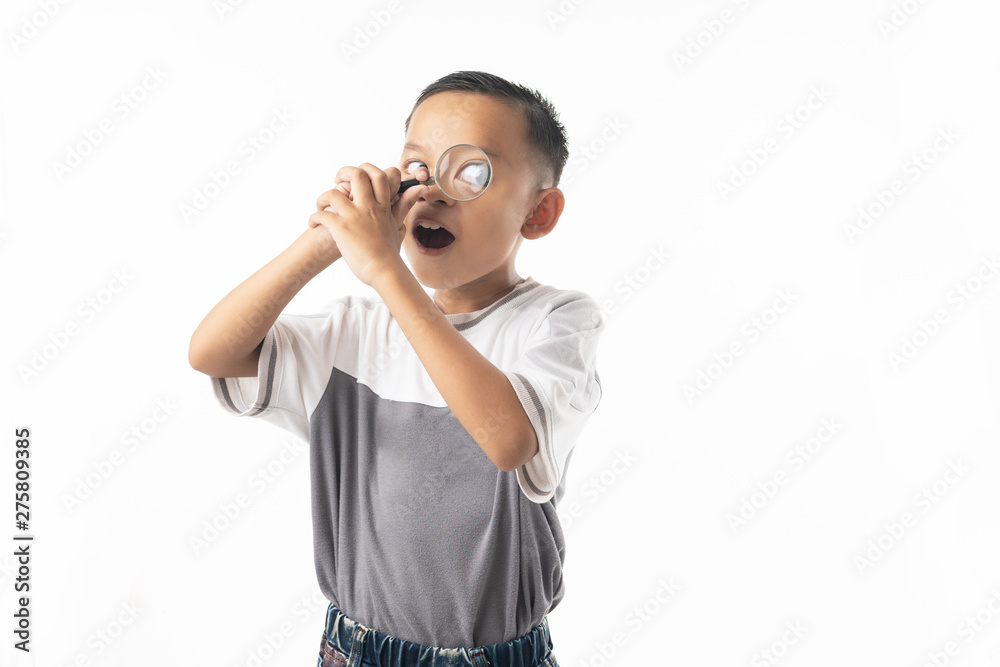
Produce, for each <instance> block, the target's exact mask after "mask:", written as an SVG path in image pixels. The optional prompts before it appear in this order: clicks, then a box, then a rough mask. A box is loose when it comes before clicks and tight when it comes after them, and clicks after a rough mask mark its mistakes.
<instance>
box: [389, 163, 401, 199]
mask: <svg viewBox="0 0 1000 667" xmlns="http://www.w3.org/2000/svg"><path fill="white" fill-rule="evenodd" d="M385 175H386V176H388V177H389V193H390V194H391V195H392V196H393V197H395V196H396V193H397V192H398V191H399V184H400V183H402V182H403V174H402V173H401V172H400V171H399V169H398V168H397V167H389V168H388V169H386V170H385Z"/></svg>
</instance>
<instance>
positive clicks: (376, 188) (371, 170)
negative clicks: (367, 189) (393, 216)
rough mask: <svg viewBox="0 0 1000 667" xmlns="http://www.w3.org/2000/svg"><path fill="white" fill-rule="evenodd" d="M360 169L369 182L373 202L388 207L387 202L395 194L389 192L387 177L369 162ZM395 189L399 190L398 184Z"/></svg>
mask: <svg viewBox="0 0 1000 667" xmlns="http://www.w3.org/2000/svg"><path fill="white" fill-rule="evenodd" d="M360 168H361V169H363V170H364V172H365V173H366V174H368V180H369V181H370V182H371V188H372V195H373V196H374V201H377V202H378V203H380V204H383V205H385V206H388V205H389V202H391V201H392V197H393V195H395V194H396V193H395V192H391V191H390V190H389V175H388V174H386V173H385V172H384V171H382V170H381V169H379V168H378V167H376V166H375V165H373V164H371V163H370V162H365V163H364V164H362V165H361V167H360ZM396 189H397V190H398V189H399V184H398V183H397V184H396Z"/></svg>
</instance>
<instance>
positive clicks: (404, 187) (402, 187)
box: [396, 176, 434, 195]
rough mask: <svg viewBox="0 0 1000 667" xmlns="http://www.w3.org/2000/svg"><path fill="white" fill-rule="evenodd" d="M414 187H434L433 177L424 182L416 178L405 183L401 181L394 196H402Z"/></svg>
mask: <svg viewBox="0 0 1000 667" xmlns="http://www.w3.org/2000/svg"><path fill="white" fill-rule="evenodd" d="M414 185H434V177H433V176H431V177H430V178H428V179H427V180H426V181H421V180H417V179H416V178H411V179H409V180H407V181H403V182H402V183H400V184H399V190H397V191H396V194H397V195H399V194H403V193H404V192H406V191H407V190H409V189H410V188H412V187H413V186H414Z"/></svg>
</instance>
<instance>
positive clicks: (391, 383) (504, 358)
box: [212, 277, 604, 648]
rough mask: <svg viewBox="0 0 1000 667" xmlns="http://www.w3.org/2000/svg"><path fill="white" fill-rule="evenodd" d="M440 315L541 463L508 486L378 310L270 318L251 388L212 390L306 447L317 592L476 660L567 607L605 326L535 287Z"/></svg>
mask: <svg viewBox="0 0 1000 667" xmlns="http://www.w3.org/2000/svg"><path fill="white" fill-rule="evenodd" d="M445 317H446V318H447V319H448V320H449V321H450V322H451V323H452V324H453V325H454V326H455V328H456V329H457V330H458V331H459V332H461V334H462V335H463V336H464V337H465V338H466V340H468V341H469V343H471V344H472V345H473V347H475V348H476V349H477V350H478V351H479V352H480V353H481V354H482V355H483V356H485V357H486V358H487V359H489V360H490V361H491V362H492V363H493V364H494V365H495V366H496V367H497V368H499V369H500V370H501V371H503V372H504V374H505V375H506V376H507V378H508V379H509V380H510V382H511V385H512V386H513V387H514V390H515V391H516V393H517V396H518V398H520V400H521V404H522V405H523V406H524V409H525V411H526V413H527V414H528V417H529V418H530V420H531V424H532V426H534V429H535V434H536V436H537V438H538V446H539V451H538V454H537V455H536V456H535V457H534V458H532V459H531V460H530V461H528V462H527V463H525V464H524V465H523V466H521V467H520V468H518V469H517V470H516V471H512V472H504V471H502V470H500V469H499V468H497V467H496V466H495V465H494V464H493V462H492V461H490V459H489V458H488V457H487V456H486V454H485V453H484V452H483V451H482V449H481V448H480V447H479V445H478V444H476V441H475V440H473V439H472V437H471V436H470V435H469V433H468V432H467V431H466V430H465V428H464V427H463V426H462V424H461V423H460V422H459V421H458V420H457V419H456V418H455V415H454V414H452V412H451V410H450V409H449V408H448V405H447V404H446V403H445V401H444V399H443V398H442V397H441V394H440V393H439V392H438V390H437V388H436V387H435V385H434V383H433V381H432V380H431V378H430V376H429V375H428V374H427V371H426V370H425V369H424V367H423V364H422V363H421V361H420V359H419V357H418V356H417V354H416V352H415V351H414V350H413V348H412V347H411V346H410V344H409V341H408V340H407V339H406V337H405V336H404V335H403V332H402V330H401V329H400V328H399V325H398V324H397V323H396V320H395V319H394V318H393V316H392V314H391V313H390V312H389V309H388V307H387V306H386V305H385V303H384V302H383V301H382V300H381V299H379V298H376V297H359V296H344V297H340V298H338V299H335V300H334V301H332V302H331V303H330V304H329V307H328V311H327V312H324V313H322V314H317V315H285V314H283V315H281V316H279V317H278V319H277V320H276V321H275V323H274V326H273V327H272V328H271V329H270V331H269V332H268V333H267V335H266V337H265V339H264V344H263V347H262V349H261V355H260V365H259V367H258V375H257V377H241V378H212V384H213V387H214V392H215V396H216V397H217V398H218V400H219V401H220V403H221V405H222V406H223V407H224V408H226V409H227V410H229V411H230V412H231V413H233V414H236V415H239V416H251V417H258V418H260V419H263V420H265V421H268V422H270V423H272V424H274V425H276V426H278V427H280V428H282V429H285V430H287V431H290V432H291V433H294V434H295V435H297V436H299V437H300V438H302V439H303V440H305V441H306V442H308V443H309V448H310V454H309V456H310V476H311V497H312V515H313V541H314V545H315V560H316V576H317V578H318V581H319V586H320V589H321V590H322V592H323V594H324V595H326V597H327V598H329V599H330V601H332V602H333V603H334V604H335V605H337V607H339V608H340V609H341V610H342V611H343V612H344V613H345V614H347V615H348V616H349V617H350V618H352V619H354V620H356V621H358V622H360V623H362V624H364V625H366V626H368V627H370V628H374V629H376V630H378V631H379V632H382V633H385V634H387V635H391V636H393V637H397V638H399V639H403V640H407V641H412V642H416V643H419V644H424V645H428V646H438V647H446V648H459V647H464V648H471V647H474V646H482V645H486V644H496V643H500V642H506V641H510V640H512V639H515V638H517V637H520V636H522V635H524V634H526V633H528V632H530V631H531V629H532V628H534V627H535V626H536V625H538V624H539V623H540V622H541V620H542V618H543V617H544V616H545V615H546V614H547V613H548V612H549V611H551V610H552V609H553V608H555V607H556V605H557V604H558V603H559V601H560V600H561V599H562V597H563V594H564V590H563V578H562V566H563V561H564V556H565V547H564V540H563V533H562V527H561V525H560V523H559V518H558V516H557V514H556V504H557V503H558V502H559V500H560V499H561V498H562V496H563V494H564V491H565V484H564V482H565V472H566V467H567V464H568V463H569V459H570V456H571V453H572V450H573V446H574V444H575V443H576V441H577V438H578V436H579V434H580V432H581V430H582V429H583V427H584V424H585V423H586V422H587V420H588V418H589V417H590V415H591V414H592V413H593V412H594V410H595V409H596V408H597V404H598V403H599V402H600V399H601V385H600V378H599V377H598V374H597V369H596V352H597V343H598V339H599V337H600V334H601V332H602V331H603V328H604V318H603V316H602V314H601V311H600V309H599V307H598V305H597V303H596V302H595V301H594V300H593V299H592V298H590V297H589V296H588V295H586V294H584V293H582V292H578V291H568V290H560V289H557V288H554V287H551V286H547V285H542V284H540V283H538V282H536V281H535V280H534V279H533V278H531V277H528V278H525V279H523V280H522V281H521V282H520V283H518V284H517V286H516V287H515V288H514V289H513V291H511V292H510V293H509V294H507V295H506V296H504V297H502V298H501V299H499V300H498V301H497V302H496V303H494V304H492V305H490V306H487V307H486V308H483V309H481V310H477V311H475V312H473V313H459V314H453V315H445ZM498 417H501V418H502V417H503V415H498Z"/></svg>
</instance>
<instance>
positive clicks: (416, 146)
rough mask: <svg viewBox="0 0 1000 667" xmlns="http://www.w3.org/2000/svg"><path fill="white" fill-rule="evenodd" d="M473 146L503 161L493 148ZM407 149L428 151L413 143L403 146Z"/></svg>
mask: <svg viewBox="0 0 1000 667" xmlns="http://www.w3.org/2000/svg"><path fill="white" fill-rule="evenodd" d="M471 145H472V146H477V147H478V148H480V149H481V150H482V151H483V152H484V153H486V154H487V155H489V156H490V157H491V158H493V159H494V160H502V159H503V157H502V156H501V155H500V154H499V153H497V152H496V151H495V150H493V149H491V148H487V147H486V146H479V145H478V144H471ZM407 148H409V149H410V150H415V151H425V150H427V149H426V148H424V147H423V146H421V145H420V144H414V143H412V142H407V143H405V144H403V149H404V150H405V149H407Z"/></svg>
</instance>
